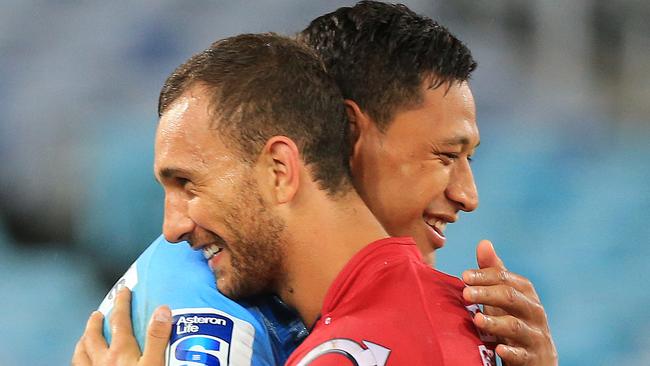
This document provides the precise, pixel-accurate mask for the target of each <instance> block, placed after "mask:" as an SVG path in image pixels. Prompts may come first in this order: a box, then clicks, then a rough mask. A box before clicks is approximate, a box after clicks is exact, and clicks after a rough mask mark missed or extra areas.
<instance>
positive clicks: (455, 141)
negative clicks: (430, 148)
mask: <svg viewBox="0 0 650 366" xmlns="http://www.w3.org/2000/svg"><path fill="white" fill-rule="evenodd" d="M440 143H441V144H442V145H469V139H468V138H467V137H466V136H456V137H452V138H450V139H446V140H443V141H440ZM480 144H481V141H479V142H478V143H476V146H474V148H477V147H478V146H479V145H480Z"/></svg>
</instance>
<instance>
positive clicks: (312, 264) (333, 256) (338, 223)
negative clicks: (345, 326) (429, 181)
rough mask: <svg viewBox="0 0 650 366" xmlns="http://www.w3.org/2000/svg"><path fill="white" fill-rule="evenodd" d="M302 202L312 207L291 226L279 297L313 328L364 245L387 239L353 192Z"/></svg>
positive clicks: (302, 211) (307, 208)
mask: <svg viewBox="0 0 650 366" xmlns="http://www.w3.org/2000/svg"><path fill="white" fill-rule="evenodd" d="M314 196H316V197H314ZM303 199H304V200H305V201H310V202H302V203H301V206H303V207H304V209H299V210H298V212H297V213H296V214H294V215H292V216H291V219H290V220H288V221H287V227H290V228H291V238H290V245H289V246H288V247H287V249H288V250H287V256H286V262H285V269H286V277H284V281H283V283H281V284H280V286H279V289H278V294H279V295H280V297H281V298H282V300H283V301H284V302H286V303H287V304H288V305H291V306H292V307H294V308H295V309H297V310H298V313H299V314H300V317H301V318H302V320H303V322H304V323H305V325H307V327H308V328H309V327H311V326H312V325H313V324H314V322H315V321H316V319H317V318H318V316H319V315H320V313H321V309H322V306H323V301H324V300H325V295H326V294H327V291H328V289H329V288H330V286H331V285H332V282H333V281H334V279H335V278H336V276H337V275H338V274H339V272H341V270H342V269H343V267H344V266H345V264H346V263H347V262H348V261H349V260H350V259H351V258H352V257H353V256H354V255H355V254H356V253H357V252H359V250H361V249H362V248H364V247H365V246H366V245H368V244H370V243H371V242H373V241H376V240H379V239H382V238H385V237H387V236H388V234H387V233H386V231H385V230H384V228H383V227H382V226H381V224H379V222H378V221H377V219H375V217H374V216H373V215H372V213H371V212H370V210H369V209H368V208H367V207H366V205H365V204H364V203H363V201H362V200H361V198H359V196H358V195H357V194H356V192H354V191H352V192H351V193H349V194H346V195H345V196H344V197H341V198H339V199H337V200H332V199H331V198H329V197H327V196H325V195H312V196H311V197H305V198H303ZM314 208H318V209H317V210H315V209H314Z"/></svg>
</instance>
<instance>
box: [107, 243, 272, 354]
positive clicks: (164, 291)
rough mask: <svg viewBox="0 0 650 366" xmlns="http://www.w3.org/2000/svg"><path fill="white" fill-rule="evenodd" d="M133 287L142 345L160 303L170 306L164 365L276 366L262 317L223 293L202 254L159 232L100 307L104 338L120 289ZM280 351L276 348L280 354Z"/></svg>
mask: <svg viewBox="0 0 650 366" xmlns="http://www.w3.org/2000/svg"><path fill="white" fill-rule="evenodd" d="M123 286H126V287H128V288H130V289H131V291H132V300H131V320H132V325H133V331H134V334H135V337H136V339H137V341H138V344H139V346H140V349H144V339H145V335H146V330H147V324H148V321H149V319H150V317H151V315H152V313H153V311H154V310H155V308H156V307H158V306H159V305H163V304H166V305H168V306H169V307H170V308H171V310H172V316H173V328H172V336H171V340H170V343H169V345H168V347H167V354H166V356H167V361H166V365H186V364H190V365H195V364H196V365H199V364H203V365H221V366H223V365H233V366H239V365H260V366H262V365H275V364H276V363H278V362H280V363H282V362H283V360H276V359H275V358H274V351H273V345H272V344H271V339H270V337H269V333H268V332H267V329H266V327H265V325H264V324H263V321H262V320H261V319H260V318H259V317H258V316H257V317H256V315H254V313H252V312H251V311H249V310H248V309H246V308H245V307H244V306H242V305H240V304H238V303H236V302H234V301H232V300H230V299H228V298H227V297H225V296H223V295H222V294H221V293H220V292H219V291H218V290H217V289H216V285H215V280H214V275H213V273H212V271H210V269H209V267H208V265H207V263H206V261H205V259H204V258H203V255H202V253H200V252H197V251H193V250H191V248H189V247H188V246H187V245H184V244H179V245H176V244H170V243H168V242H167V241H165V240H164V238H163V237H162V236H161V237H159V238H158V239H157V240H156V241H154V242H153V243H152V244H151V245H150V246H149V247H148V248H147V249H146V250H145V251H144V252H143V253H142V254H141V255H140V257H139V258H138V259H137V260H136V261H135V262H134V263H133V264H132V265H131V267H130V268H129V269H128V270H127V271H126V273H125V274H124V276H122V278H120V279H119V280H118V281H117V283H116V284H115V286H113V288H112V289H111V290H110V291H109V293H108V294H107V295H106V297H105V298H104V301H102V303H101V305H100V306H99V310H100V311H101V312H102V313H103V314H104V336H105V337H106V339H107V341H109V342H110V331H109V329H110V327H109V324H108V319H109V317H110V312H111V309H112V307H113V303H114V299H115V295H116V293H117V291H118V290H119V289H120V288H122V287H123ZM276 353H277V352H276Z"/></svg>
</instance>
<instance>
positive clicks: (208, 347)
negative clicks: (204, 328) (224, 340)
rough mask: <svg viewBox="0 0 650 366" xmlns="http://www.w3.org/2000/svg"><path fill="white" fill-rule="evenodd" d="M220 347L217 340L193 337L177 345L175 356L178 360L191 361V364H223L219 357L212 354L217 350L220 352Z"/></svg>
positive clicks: (215, 365)
mask: <svg viewBox="0 0 650 366" xmlns="http://www.w3.org/2000/svg"><path fill="white" fill-rule="evenodd" d="M220 348H221V346H220V344H219V341H217V340H214V339H210V338H205V337H192V338H187V339H184V340H182V341H181V342H179V343H178V344H177V345H176V351H175V353H174V357H175V358H176V360H177V361H189V362H191V365H203V366H221V363H220V362H219V358H217V357H216V356H215V355H213V354H212V353H214V352H215V351H216V352H218V351H219V349H220ZM210 351H212V353H210ZM183 365H187V364H183Z"/></svg>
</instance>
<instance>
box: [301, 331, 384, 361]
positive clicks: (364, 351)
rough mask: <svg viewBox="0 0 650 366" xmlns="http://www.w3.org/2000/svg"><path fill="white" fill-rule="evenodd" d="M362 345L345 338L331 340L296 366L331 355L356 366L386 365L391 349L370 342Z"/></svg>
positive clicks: (313, 350) (310, 352) (315, 349)
mask: <svg viewBox="0 0 650 366" xmlns="http://www.w3.org/2000/svg"><path fill="white" fill-rule="evenodd" d="M362 343H363V345H361V344H359V343H357V342H355V341H353V340H351V339H344V338H337V339H330V340H329V341H326V342H323V343H321V344H320V345H318V346H317V347H316V348H314V349H312V350H311V351H309V353H307V354H306V355H305V356H304V357H303V358H302V359H301V360H300V362H298V364H297V365H296V366H307V365H309V364H310V363H312V362H313V361H314V360H316V359H317V358H320V357H323V356H326V355H330V354H338V355H342V356H344V357H345V358H347V359H348V360H350V363H351V364H352V365H355V366H384V365H386V361H387V360H388V356H389V355H390V349H388V348H386V347H384V346H380V345H378V344H375V343H372V342H368V341H362Z"/></svg>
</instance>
